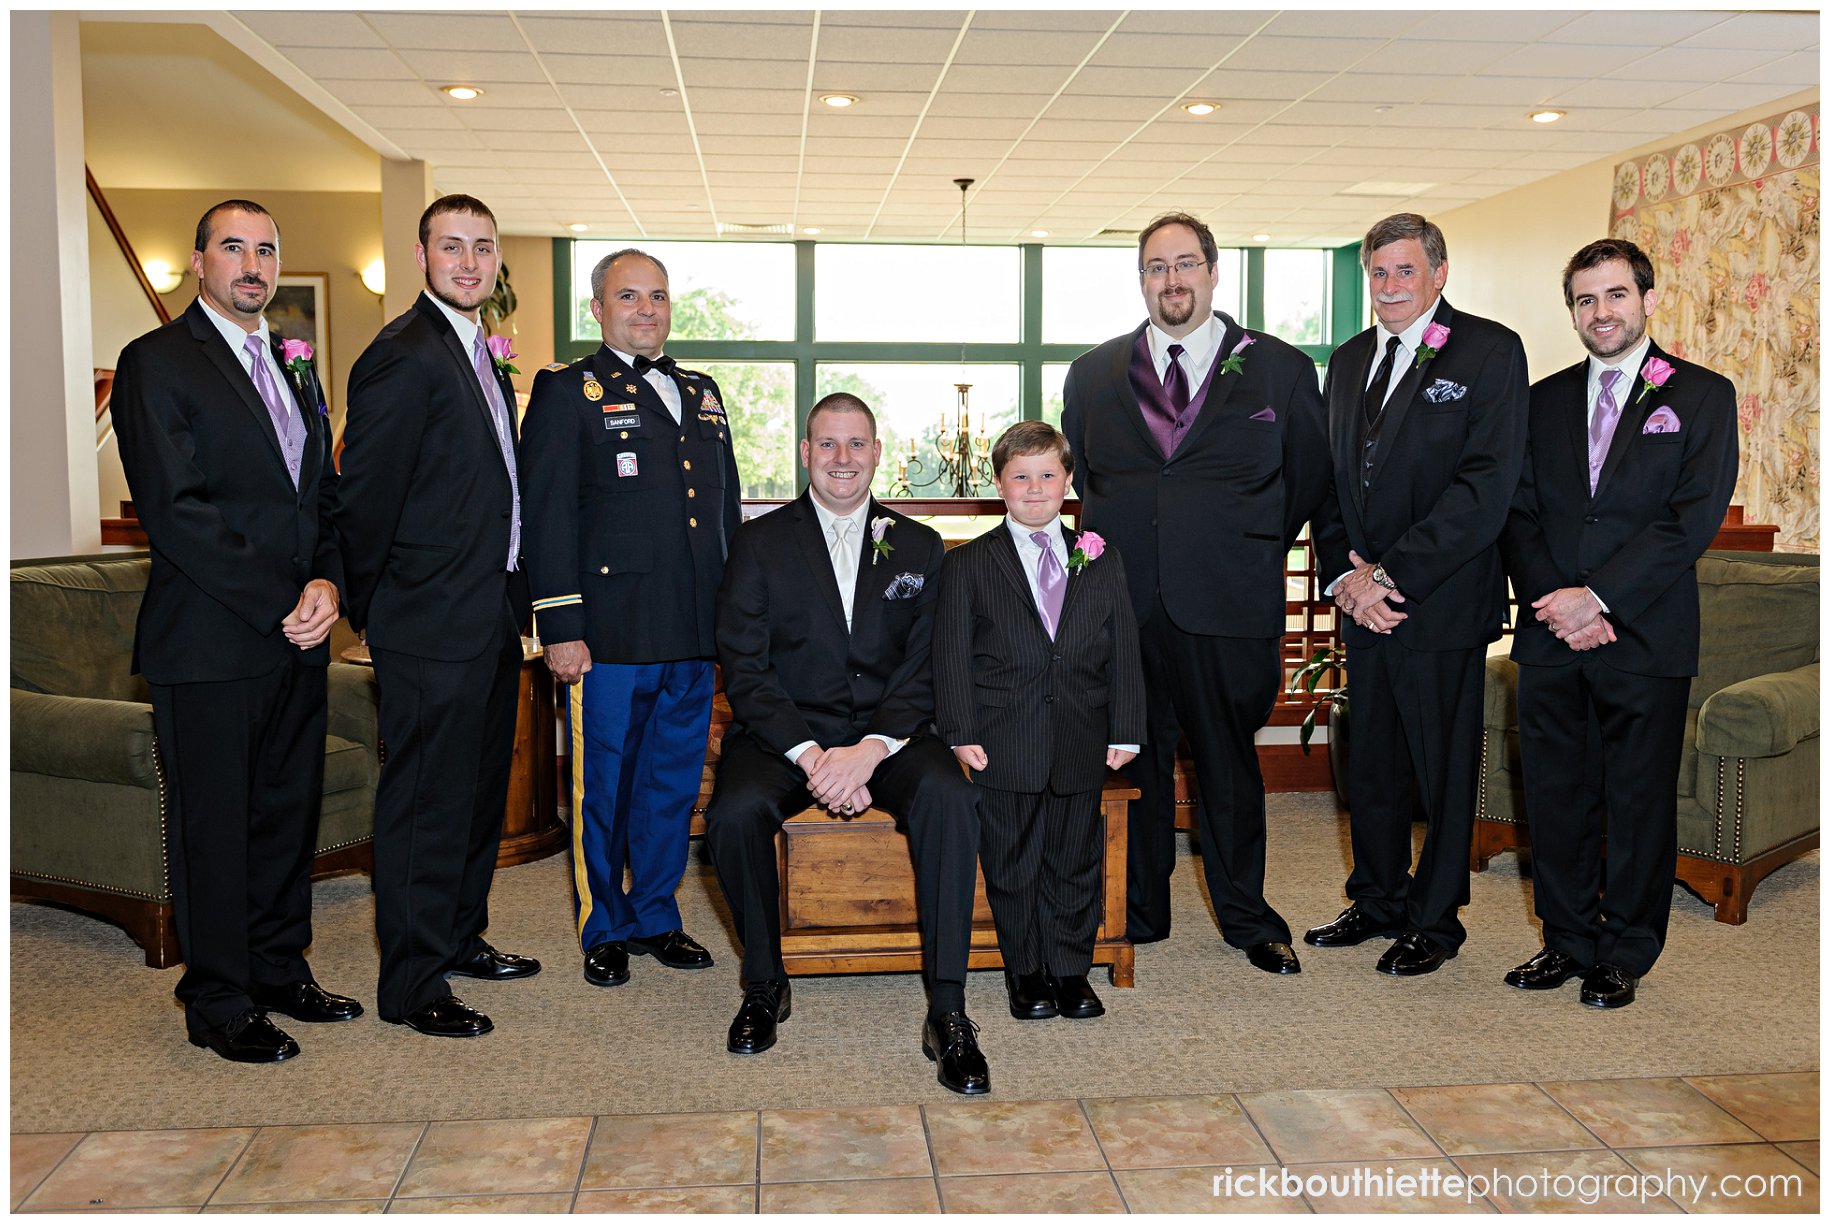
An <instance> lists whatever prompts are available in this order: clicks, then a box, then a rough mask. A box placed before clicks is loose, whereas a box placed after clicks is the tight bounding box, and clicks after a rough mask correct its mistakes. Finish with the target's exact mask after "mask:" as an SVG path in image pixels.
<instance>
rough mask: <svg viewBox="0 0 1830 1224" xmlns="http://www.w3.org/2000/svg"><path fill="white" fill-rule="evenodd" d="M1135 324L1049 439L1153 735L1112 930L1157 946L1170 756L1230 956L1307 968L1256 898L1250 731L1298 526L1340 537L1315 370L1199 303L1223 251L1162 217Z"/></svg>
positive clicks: (1166, 860) (1072, 382) (1263, 708)
mask: <svg viewBox="0 0 1830 1224" xmlns="http://www.w3.org/2000/svg"><path fill="white" fill-rule="evenodd" d="M1137 250H1138V272H1139V282H1140V285H1141V288H1142V290H1143V295H1144V306H1145V308H1146V310H1147V311H1148V312H1149V315H1150V317H1149V319H1148V320H1147V321H1145V323H1144V324H1143V325H1142V326H1140V327H1139V328H1138V329H1137V330H1136V331H1134V332H1131V333H1130V334H1129V335H1124V336H1119V337H1117V338H1115V339H1112V340H1108V341H1106V342H1105V343H1104V344H1102V345H1100V346H1099V347H1098V348H1096V349H1094V350H1092V351H1091V352H1089V353H1085V354H1083V355H1082V356H1081V357H1080V358H1079V359H1078V360H1076V361H1075V362H1074V364H1073V367H1072V368H1071V369H1070V370H1069V371H1068V378H1067V386H1066V393H1065V394H1066V401H1067V403H1066V409H1065V411H1064V412H1063V413H1062V417H1061V427H1062V432H1064V433H1065V434H1066V435H1067V437H1068V441H1069V442H1070V444H1071V445H1072V446H1073V448H1074V454H1075V457H1076V460H1077V467H1076V470H1075V475H1074V483H1075V489H1076V490H1077V491H1078V492H1079V493H1080V495H1081V497H1082V499H1083V501H1082V520H1081V526H1083V527H1085V528H1087V529H1089V530H1092V531H1096V532H1099V533H1100V534H1101V535H1103V536H1105V537H1106V538H1107V539H1108V540H1110V541H1111V542H1112V543H1113V544H1114V545H1116V546H1117V548H1118V550H1119V551H1120V552H1121V553H1122V554H1123V555H1124V558H1125V573H1126V577H1127V578H1128V580H1129V586H1130V592H1131V599H1132V603H1133V606H1134V607H1135V609H1136V612H1137V621H1138V637H1139V645H1140V646H1141V648H1142V654H1143V661H1144V685H1145V691H1146V696H1147V698H1148V702H1149V712H1148V723H1147V726H1148V736H1147V742H1146V743H1145V745H1144V749H1143V752H1142V753H1141V754H1140V756H1139V759H1138V761H1137V763H1136V764H1135V766H1134V767H1133V769H1132V779H1133V781H1134V782H1135V783H1136V784H1137V787H1138V790H1139V791H1141V792H1142V794H1141V796H1140V797H1139V798H1138V799H1137V800H1135V801H1133V802H1132V804H1131V814H1130V824H1129V834H1130V844H1129V849H1128V854H1129V862H1128V865H1127V871H1126V888H1127V892H1126V930H1125V934H1126V936H1127V938H1129V939H1130V940H1131V941H1132V942H1133V943H1154V942H1156V941H1157V940H1160V939H1164V938H1166V937H1167V936H1168V935H1169V925H1170V912H1169V911H1170V906H1169V877H1170V874H1171V872H1172V871H1173V870H1174V869H1175V859H1176V842H1175V778H1174V771H1175V755H1176V745H1177V741H1178V740H1179V739H1180V737H1181V735H1182V734H1183V733H1184V732H1186V733H1187V735H1188V742H1189V747H1190V749H1191V751H1192V753H1193V755H1194V765H1195V776H1196V779H1197V780H1198V782H1199V785H1200V792H1201V802H1200V842H1201V855H1202V867H1203V870H1204V871H1205V872H1206V875H1207V887H1208V892H1209V894H1210V895H1211V896H1212V898H1213V904H1214V915H1215V917H1216V918H1217V919H1218V920H1219V923H1220V931H1221V934H1222V936H1223V937H1224V938H1225V940H1226V942H1227V943H1228V944H1231V945H1232V946H1233V947H1235V948H1242V949H1244V950H1245V952H1246V955H1247V958H1248V959H1249V960H1250V962H1251V963H1252V964H1253V965H1254V966H1256V967H1257V968H1259V969H1262V970H1264V971H1265V972H1267V973H1277V974H1290V973H1297V972H1300V971H1301V966H1300V965H1299V963H1298V962H1297V959H1296V954H1295V952H1294V951H1292V950H1291V947H1290V928H1289V925H1288V924H1287V923H1285V922H1284V920H1283V918H1282V917H1280V916H1279V915H1278V913H1277V911H1276V910H1275V909H1273V908H1272V907H1271V905H1270V903H1269V902H1267V901H1266V900H1265V895H1264V872H1265V808H1264V778H1263V775H1262V774H1261V773H1260V771H1259V766H1258V753H1257V749H1256V747H1255V746H1254V744H1253V736H1254V735H1255V734H1256V733H1257V731H1258V729H1259V728H1260V727H1262V726H1264V725H1265V723H1266V721H1268V720H1269V718H1270V716H1271V709H1272V706H1273V705H1274V704H1275V703H1276V701H1277V694H1278V691H1279V689H1280V687H1281V685H1282V680H1283V671H1282V664H1281V661H1280V658H1279V649H1278V642H1279V639H1280V638H1281V637H1282V635H1283V631H1284V598H1285V597H1284V557H1285V554H1286V553H1287V552H1288V551H1289V549H1290V545H1291V543H1292V542H1293V541H1294V540H1295V538H1296V535H1297V533H1298V531H1299V530H1300V529H1301V527H1302V525H1303V524H1304V523H1305V522H1307V523H1309V524H1310V529H1311V532H1312V534H1313V536H1314V537H1315V538H1316V539H1318V540H1319V539H1324V538H1333V537H1336V536H1338V535H1339V532H1340V512H1339V509H1338V507H1337V505H1336V502H1335V498H1334V493H1333V487H1332V483H1331V478H1330V472H1329V459H1328V440H1327V435H1326V433H1325V432H1324V429H1323V411H1322V400H1321V396H1320V393H1319V388H1318V386H1317V378H1316V372H1315V363H1314V362H1313V361H1311V360H1310V359H1309V358H1308V357H1307V356H1305V355H1304V354H1303V353H1301V352H1300V351H1298V350H1297V349H1295V348H1293V347H1292V346H1290V345H1288V344H1285V343H1284V342H1283V341H1281V340H1279V339H1277V338H1276V337H1275V336H1271V335H1268V334H1266V333H1264V332H1258V331H1251V330H1248V329H1247V328H1244V327H1241V326H1240V325H1239V323H1238V322H1237V321H1236V320H1235V319H1233V318H1232V317H1230V316H1229V315H1227V314H1225V313H1224V312H1221V311H1215V310H1214V309H1213V300H1214V289H1215V286H1216V285H1217V284H1218V282H1219V273H1218V270H1217V269H1216V267H1215V260H1216V258H1217V257H1218V254H1219V251H1218V248H1217V247H1216V245H1215V243H1214V236H1213V233H1212V231H1210V230H1209V229H1208V228H1207V226H1206V225H1204V224H1202V223H1201V221H1199V220H1198V219H1196V218H1195V217H1192V216H1189V215H1188V214H1186V213H1168V214H1165V215H1164V216H1161V217H1158V218H1157V219H1156V220H1154V221H1152V222H1151V223H1150V224H1149V225H1148V226H1146V227H1145V228H1144V230H1143V232H1142V233H1140V234H1139V235H1138V239H1137Z"/></svg>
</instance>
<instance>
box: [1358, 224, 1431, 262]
mask: <svg viewBox="0 0 1830 1224" xmlns="http://www.w3.org/2000/svg"><path fill="white" fill-rule="evenodd" d="M1406 238H1415V239H1416V240H1417V241H1418V242H1421V243H1422V244H1423V255H1424V258H1426V259H1428V260H1429V261H1430V271H1432V272H1434V271H1436V269H1438V268H1440V267H1442V265H1443V264H1445V263H1447V262H1449V243H1448V240H1447V239H1445V238H1444V237H1443V236H1442V230H1441V229H1440V228H1438V227H1437V224H1436V223H1435V222H1434V221H1431V220H1429V219H1428V218H1426V217H1424V216H1423V214H1422V213H1393V214H1392V215H1391V216H1389V217H1387V218H1385V220H1383V221H1377V222H1374V223H1373V227H1372V228H1371V229H1369V230H1367V231H1366V237H1364V238H1362V239H1361V240H1360V267H1361V268H1363V269H1364V268H1370V267H1371V266H1372V254H1373V252H1374V251H1376V250H1378V249H1379V248H1380V247H1384V246H1390V245H1391V244H1392V243H1394V242H1403V241H1404V240H1405V239H1406Z"/></svg>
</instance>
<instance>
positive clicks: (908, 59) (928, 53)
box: [819, 14, 955, 67]
mask: <svg viewBox="0 0 1830 1224" xmlns="http://www.w3.org/2000/svg"><path fill="white" fill-rule="evenodd" d="M954 34H955V31H954V30H952V29H944V30H925V29H915V28H912V27H908V26H871V27H858V26H839V25H835V24H834V23H833V21H832V20H831V16H830V15H829V14H822V15H821V17H820V46H819V61H820V63H821V64H823V65H824V64H860V63H862V64H881V63H903V64H933V65H934V66H935V67H939V66H940V65H941V64H943V63H945V62H946V59H947V51H948V50H949V49H950V48H951V47H952V46H953V38H954Z"/></svg>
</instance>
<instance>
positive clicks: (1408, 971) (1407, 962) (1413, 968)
mask: <svg viewBox="0 0 1830 1224" xmlns="http://www.w3.org/2000/svg"><path fill="white" fill-rule="evenodd" d="M1454 955H1455V953H1453V952H1451V951H1449V950H1448V949H1447V948H1445V947H1443V946H1442V945H1441V944H1439V943H1437V942H1436V941H1435V940H1433V939H1431V938H1430V937H1429V936H1428V935H1425V934H1423V933H1421V932H1419V931H1407V932H1405V933H1404V934H1403V935H1402V936H1400V937H1399V939H1398V942H1397V943H1395V944H1393V945H1392V946H1391V947H1389V948H1387V949H1386V950H1385V955H1384V956H1381V957H1380V958H1379V963H1378V964H1377V965H1376V966H1374V967H1375V968H1376V969H1378V971H1379V972H1380V973H1389V974H1391V975H1392V976H1393V977H1419V976H1421V975H1422V974H1425V973H1435V972H1436V971H1437V970H1438V969H1440V968H1442V962H1444V961H1446V960H1448V959H1449V958H1450V957H1451V956H1454Z"/></svg>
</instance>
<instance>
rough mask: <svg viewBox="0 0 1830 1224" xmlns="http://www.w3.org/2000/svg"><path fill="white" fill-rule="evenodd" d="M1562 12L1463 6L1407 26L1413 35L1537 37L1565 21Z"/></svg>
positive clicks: (1458, 38)
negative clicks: (1461, 8) (1409, 26)
mask: <svg viewBox="0 0 1830 1224" xmlns="http://www.w3.org/2000/svg"><path fill="white" fill-rule="evenodd" d="M1569 18H1570V14H1568V13H1564V12H1521V11H1518V10H1516V9H1505V10H1500V9H1463V10H1459V11H1454V12H1446V11H1437V12H1434V13H1430V14H1428V15H1427V16H1425V17H1424V18H1423V20H1421V21H1419V22H1418V23H1417V24H1416V25H1415V26H1413V27H1412V28H1411V30H1410V34H1411V36H1412V37H1416V38H1431V39H1440V40H1444V41H1456V42H1507V41H1511V40H1513V39H1520V40H1529V39H1533V38H1538V37H1540V36H1542V35H1544V34H1547V33H1549V32H1550V31H1551V30H1554V29H1556V28H1557V27H1558V26H1560V25H1562V24H1564V23H1565V22H1566V21H1568V20H1569Z"/></svg>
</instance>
